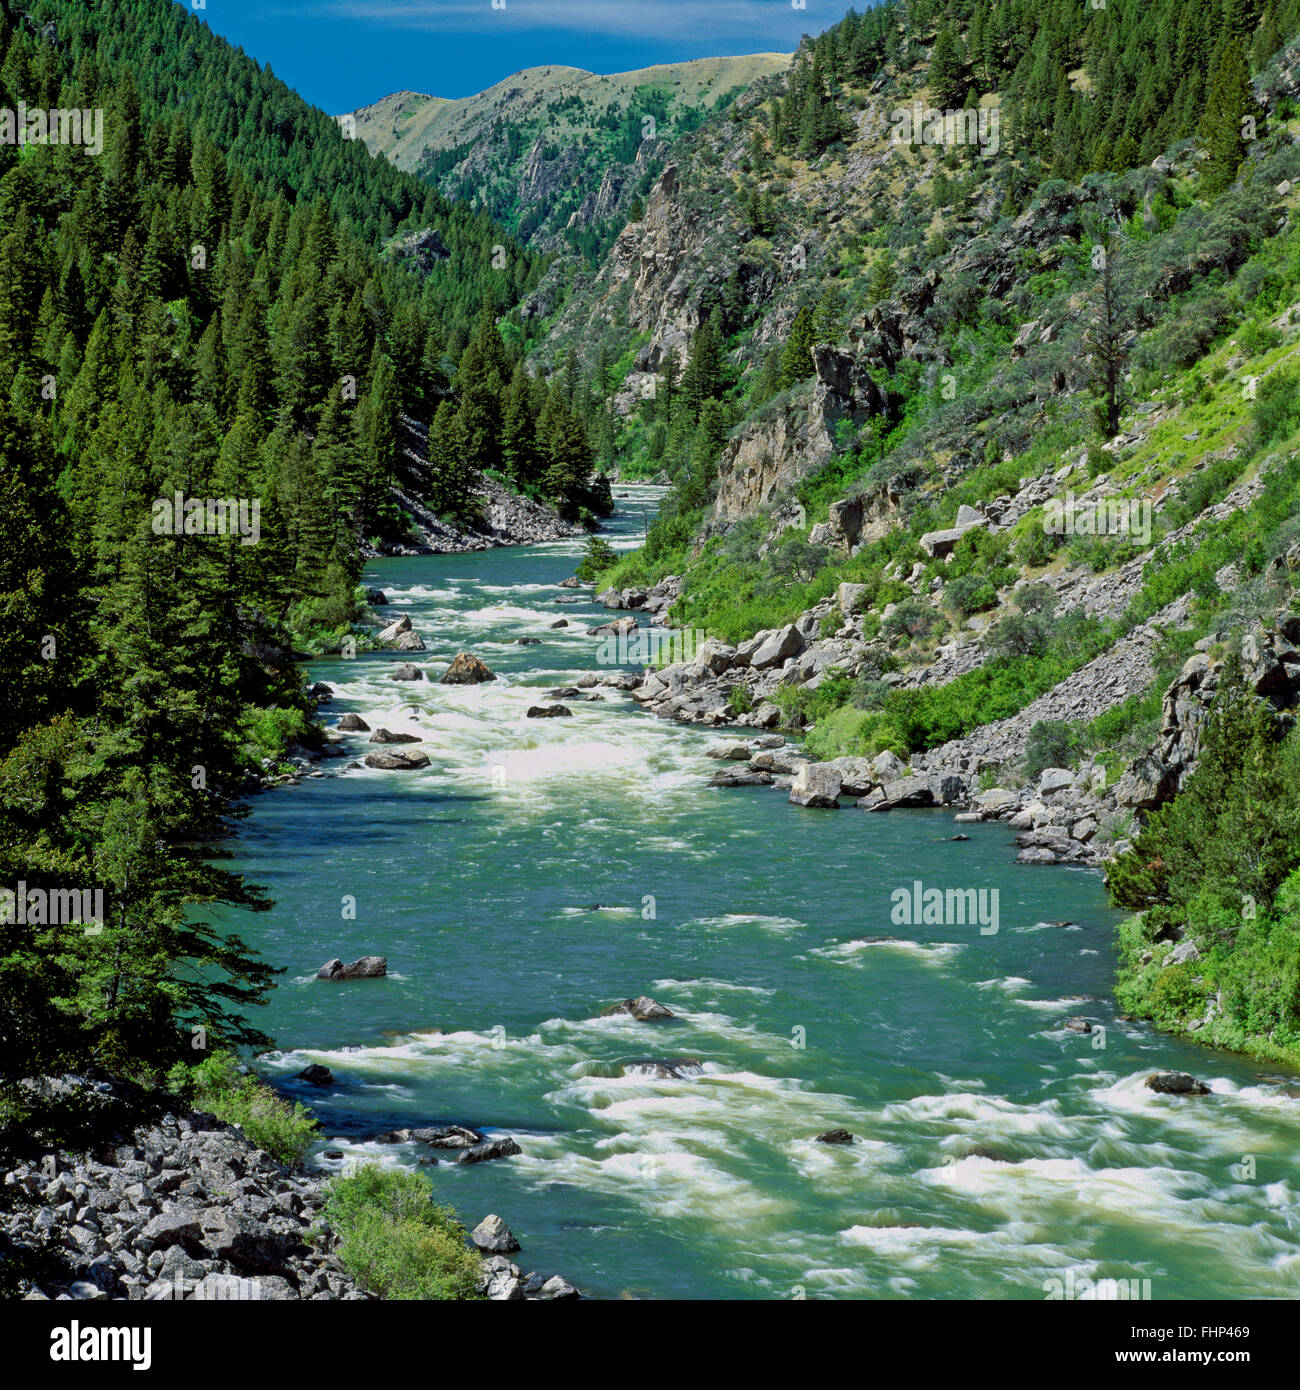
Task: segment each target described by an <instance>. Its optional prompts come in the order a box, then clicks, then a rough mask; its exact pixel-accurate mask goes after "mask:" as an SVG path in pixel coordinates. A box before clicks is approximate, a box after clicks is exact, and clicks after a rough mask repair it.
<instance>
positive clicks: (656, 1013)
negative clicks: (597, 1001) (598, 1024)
mask: <svg viewBox="0 0 1300 1390" xmlns="http://www.w3.org/2000/svg"><path fill="white" fill-rule="evenodd" d="M600 1012H601V1016H602V1017H608V1016H609V1015H610V1014H631V1015H632V1017H633V1018H634V1019H636V1020H637V1022H638V1023H649V1022H650V1021H651V1020H652V1019H657V1018H676V1016H677V1015H676V1014H674V1013H673V1011H672V1010H671V1009H666V1008H664V1006H663V1005H662V1004H656V1003H655V1001H654V1000H653V999H651V998H650V997H649V995H646V994H641V995H638V996H637V997H636V998H635V999H624V1000H622V1001H621V1002H620V1003H617V1004H611V1005H610V1006H609V1008H607V1009H602V1010H601V1011H600Z"/></svg>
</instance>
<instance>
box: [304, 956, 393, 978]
mask: <svg viewBox="0 0 1300 1390" xmlns="http://www.w3.org/2000/svg"><path fill="white" fill-rule="evenodd" d="M387 974H388V957H387V956H361V957H360V958H359V959H357V960H354V961H353V962H352V964H351V965H344V964H343V962H342V961H341V960H340V959H339V958H338V957H337V956H335V957H334V959H333V960H327V961H326V962H325V964H324V965H322V966H321V968H320V969H319V970H318V971H317V972H316V978H317V979H318V980H377V979H379V978H380V977H381V976H383V975H387Z"/></svg>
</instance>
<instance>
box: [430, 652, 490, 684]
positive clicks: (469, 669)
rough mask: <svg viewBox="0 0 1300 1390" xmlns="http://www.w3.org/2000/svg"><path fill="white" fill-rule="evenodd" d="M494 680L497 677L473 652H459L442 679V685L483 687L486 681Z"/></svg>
mask: <svg viewBox="0 0 1300 1390" xmlns="http://www.w3.org/2000/svg"><path fill="white" fill-rule="evenodd" d="M494 680H496V676H495V675H494V674H493V672H492V670H491V669H490V668H489V666H488V665H487V663H486V662H483V661H480V660H479V659H478V657H476V656H475V655H474V653H473V652H457V653H456V655H455V656H454V657H453V658H452V663H451V665H450V666H448V667H447V670H446V673H445V674H444V675H443V677H442V684H443V685H482V684H483V683H484V682H485V681H494Z"/></svg>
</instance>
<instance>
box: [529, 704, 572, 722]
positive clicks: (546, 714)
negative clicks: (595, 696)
mask: <svg viewBox="0 0 1300 1390" xmlns="http://www.w3.org/2000/svg"><path fill="white" fill-rule="evenodd" d="M572 714H573V711H572V710H571V709H569V708H568V706H567V705H529V706H528V718H529V719H563V718H564V717H565V716H572Z"/></svg>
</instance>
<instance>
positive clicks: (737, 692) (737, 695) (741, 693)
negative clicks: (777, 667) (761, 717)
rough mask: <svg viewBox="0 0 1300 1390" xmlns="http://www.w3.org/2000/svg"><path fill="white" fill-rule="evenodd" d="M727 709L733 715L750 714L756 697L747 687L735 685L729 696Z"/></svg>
mask: <svg viewBox="0 0 1300 1390" xmlns="http://www.w3.org/2000/svg"><path fill="white" fill-rule="evenodd" d="M727 708H728V709H730V710H731V712H732V714H748V713H749V712H750V711H751V710H752V709H753V708H754V697H753V695H752V694H751V693H750V689H749V686H747V685H733V686H732V687H731V691H730V693H729V694H728V695H727Z"/></svg>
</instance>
